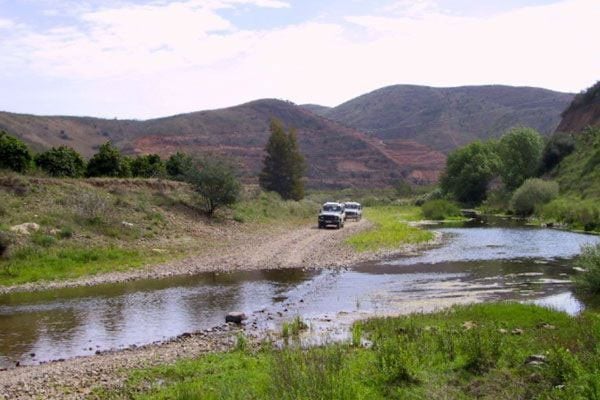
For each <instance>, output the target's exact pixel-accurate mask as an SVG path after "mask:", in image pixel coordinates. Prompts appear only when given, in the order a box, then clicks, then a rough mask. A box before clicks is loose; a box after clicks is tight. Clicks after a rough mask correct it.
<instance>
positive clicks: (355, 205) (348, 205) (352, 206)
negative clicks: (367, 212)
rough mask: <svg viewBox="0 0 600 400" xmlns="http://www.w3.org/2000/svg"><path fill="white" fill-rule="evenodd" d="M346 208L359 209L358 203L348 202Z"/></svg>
mask: <svg viewBox="0 0 600 400" xmlns="http://www.w3.org/2000/svg"><path fill="white" fill-rule="evenodd" d="M346 208H348V209H350V210H358V204H346Z"/></svg>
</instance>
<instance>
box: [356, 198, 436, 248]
mask: <svg viewBox="0 0 600 400" xmlns="http://www.w3.org/2000/svg"><path fill="white" fill-rule="evenodd" d="M364 216H365V218H367V219H368V220H369V221H371V222H373V223H374V224H375V227H374V228H373V229H371V230H368V231H365V232H360V233H357V234H355V235H353V236H351V237H350V238H348V239H347V243H349V244H350V245H351V246H352V247H354V249H356V250H357V251H361V252H363V251H376V250H380V249H396V248H398V247H400V246H402V245H405V244H413V243H422V242H426V241H428V240H431V239H432V237H433V235H432V233H431V232H428V231H424V230H422V229H419V228H416V227H413V226H410V225H409V224H408V221H415V220H418V219H420V218H421V211H420V209H419V208H418V207H400V206H378V207H369V208H365V210H364Z"/></svg>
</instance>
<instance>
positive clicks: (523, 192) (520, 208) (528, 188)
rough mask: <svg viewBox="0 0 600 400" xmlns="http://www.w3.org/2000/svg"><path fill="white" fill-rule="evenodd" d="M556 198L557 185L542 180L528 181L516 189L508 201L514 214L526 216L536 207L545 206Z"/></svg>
mask: <svg viewBox="0 0 600 400" xmlns="http://www.w3.org/2000/svg"><path fill="white" fill-rule="evenodd" d="M557 196H558V184H557V183H556V182H550V181H544V180H542V179H537V178H533V179H528V180H526V181H525V183H523V185H522V186H521V187H520V188H518V189H517V190H516V191H515V193H514V194H513V196H512V198H511V200H510V207H511V209H512V210H513V211H514V212H515V214H517V215H520V216H523V217H524V216H528V215H531V214H533V212H534V210H535V208H536V207H538V206H540V205H543V204H546V203H548V202H549V201H551V200H552V199H554V198H556V197H557Z"/></svg>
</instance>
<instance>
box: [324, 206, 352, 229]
mask: <svg viewBox="0 0 600 400" xmlns="http://www.w3.org/2000/svg"><path fill="white" fill-rule="evenodd" d="M344 221H346V211H345V208H344V204H343V203H334V202H327V203H325V204H323V206H322V207H321V211H320V212H319V229H323V228H326V227H328V226H335V227H336V228H337V229H340V228H343V227H344Z"/></svg>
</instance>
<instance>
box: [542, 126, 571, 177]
mask: <svg viewBox="0 0 600 400" xmlns="http://www.w3.org/2000/svg"><path fill="white" fill-rule="evenodd" d="M574 150H575V139H574V138H573V136H571V135H569V134H565V133H557V134H554V135H552V137H551V138H550V139H549V140H548V142H547V143H546V146H545V147H544V151H543V153H542V160H541V165H540V174H545V173H548V172H550V171H552V170H553V169H554V168H556V166H557V165H558V164H560V162H561V161H562V160H563V159H564V158H565V157H566V156H568V155H569V154H571V153H572V152H573V151H574Z"/></svg>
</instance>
